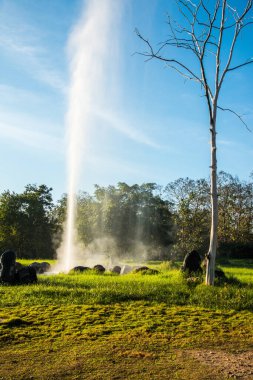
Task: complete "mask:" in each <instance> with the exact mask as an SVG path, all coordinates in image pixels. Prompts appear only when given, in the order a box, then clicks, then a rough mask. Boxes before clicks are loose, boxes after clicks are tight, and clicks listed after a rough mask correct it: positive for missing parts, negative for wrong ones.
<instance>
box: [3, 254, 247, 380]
mask: <svg viewBox="0 0 253 380" xmlns="http://www.w3.org/2000/svg"><path fill="white" fill-rule="evenodd" d="M156 267H157V269H159V268H160V269H162V271H161V273H160V274H159V275H141V274H135V275H134V274H129V275H124V276H117V275H113V274H109V273H108V274H104V275H98V274H94V273H84V274H71V275H63V274H62V275H51V276H46V275H41V276H39V281H38V284H36V285H31V286H3V285H2V286H0V379H1V380H3V379H4V380H5V379H15V380H16V379H101V380H102V379H193V380H197V379H199V380H200V379H210V380H211V379H217V380H218V379H219V380H223V379H230V378H231V379H233V378H240V379H245V380H246V379H253V356H252V353H253V331H252V330H253V329H252V326H253V313H252V311H253V268H252V263H251V262H246V263H244V265H243V263H242V262H240V263H238V265H236V263H230V264H229V265H226V266H224V267H223V269H224V270H225V272H226V274H227V275H228V276H233V278H231V279H230V281H229V282H228V283H227V284H223V285H221V286H217V287H214V288H210V287H206V286H204V285H202V284H198V283H195V282H190V283H187V282H186V280H185V279H184V278H183V277H182V276H181V274H180V272H179V271H178V270H176V269H168V268H167V267H166V265H164V264H161V265H160V266H156ZM235 278H236V279H237V281H236V280H235ZM238 280H239V281H240V282H239V281H238ZM228 363H229V365H228Z"/></svg>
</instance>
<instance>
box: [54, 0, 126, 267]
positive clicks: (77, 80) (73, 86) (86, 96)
mask: <svg viewBox="0 0 253 380" xmlns="http://www.w3.org/2000/svg"><path fill="white" fill-rule="evenodd" d="M119 3H121V2H120V1H115V0H103V1H101V0H88V1H86V2H85V9H84V12H83V14H82V16H81V18H80V20H79V21H78V23H77V24H76V25H75V28H74V29H73V31H72V33H71V35H70V39H69V53H70V71H71V72H70V80H71V82H70V88H69V101H68V113H67V138H68V156H67V160H68V199H67V218H66V226H65V228H66V230H65V234H64V241H63V247H61V251H62V248H63V257H61V262H62V265H63V268H62V269H63V270H64V271H68V270H69V269H70V268H71V265H73V264H74V263H75V245H76V238H77V236H76V229H75V220H76V194H77V191H78V180H79V176H80V167H81V162H82V154H83V152H84V154H85V152H86V147H85V144H86V140H87V134H88V130H89V128H91V126H90V123H91V120H92V119H93V118H94V115H93V112H94V109H95V110H96V109H97V108H99V107H100V105H101V104H102V103H103V102H102V103H101V96H103V94H104V93H105V91H104V90H105V89H104V88H103V86H104V83H105V80H104V79H105V78H106V76H107V74H108V73H106V72H105V70H106V69H108V67H110V66H113V62H112V61H113V59H112V58H113V56H112V54H111V50H110V49H112V45H113V44H112V41H113V40H114V37H115V27H116V28H117V23H118V21H119V16H120V12H119V10H120V9H121V5H120V4H119ZM116 33H117V32H116ZM114 42H115V41H114ZM114 47H115V46H114ZM114 58H115V57H114ZM86 154H87V153H86Z"/></svg>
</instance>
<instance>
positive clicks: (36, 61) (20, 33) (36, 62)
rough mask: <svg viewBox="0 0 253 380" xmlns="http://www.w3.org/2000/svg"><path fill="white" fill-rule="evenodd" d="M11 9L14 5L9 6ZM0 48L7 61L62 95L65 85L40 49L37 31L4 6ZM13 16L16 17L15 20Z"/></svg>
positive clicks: (41, 45)
mask: <svg viewBox="0 0 253 380" xmlns="http://www.w3.org/2000/svg"><path fill="white" fill-rule="evenodd" d="M11 5H12V7H13V6H14V4H11ZM0 11H1V15H0V48H1V49H2V54H3V53H4V54H5V55H6V56H7V57H8V59H9V60H11V61H14V62H15V65H16V66H19V67H21V68H22V70H23V71H25V72H26V73H27V74H29V75H30V76H31V77H32V78H33V79H35V80H37V81H39V82H41V83H44V84H46V85H48V86H49V87H51V88H53V89H54V90H57V91H60V92H62V93H65V92H66V83H65V81H64V80H63V78H62V76H61V74H60V73H59V72H58V71H56V70H55V69H54V68H53V66H54V65H53V63H51V62H50V60H49V58H48V57H50V54H49V52H48V51H47V49H46V48H45V47H43V43H42V39H41V38H40V34H39V30H38V29H34V28H32V26H30V25H29V23H28V22H27V20H25V19H22V16H23V15H22V14H19V12H18V9H17V8H15V12H13V9H11V12H10V10H9V9H8V3H7V5H6V3H5V7H4V8H3V9H1V8H0ZM17 14H18V16H19V17H17Z"/></svg>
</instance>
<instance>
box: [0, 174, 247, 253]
mask: <svg viewBox="0 0 253 380" xmlns="http://www.w3.org/2000/svg"><path fill="white" fill-rule="evenodd" d="M218 185H219V230H218V235H219V238H218V240H219V254H220V255H221V256H226V257H239V258H240V257H241V258H245V257H248V258H253V244H252V243H251V242H252V241H253V239H252V237H253V236H252V235H253V182H252V177H250V180H249V181H240V180H239V179H238V177H234V176H232V175H230V174H228V173H225V172H220V173H219V181H218ZM66 199H67V197H66V194H65V195H63V196H62V198H61V199H60V200H59V201H58V202H57V203H54V202H53V199H52V188H49V187H47V186H46V185H39V186H38V185H27V186H26V187H25V190H24V191H23V192H22V193H20V194H17V193H15V192H10V191H9V190H7V191H4V192H3V193H2V194H1V195H0V249H1V251H3V250H5V249H13V250H15V251H16V253H17V256H18V257H22V258H31V259H36V258H48V259H49V258H53V257H55V254H56V249H57V247H58V246H59V244H60V241H61V236H62V232H63V224H64V220H65V214H66ZM209 226H210V195H209V183H208V181H207V180H206V179H199V180H192V179H189V178H180V179H178V180H175V181H173V182H170V183H168V184H167V185H166V186H165V187H161V186H159V185H157V184H155V183H144V184H142V185H137V184H135V185H133V186H129V185H127V184H126V183H123V182H120V183H118V184H117V185H116V186H107V187H101V186H99V185H95V186H94V193H93V194H92V195H90V194H88V193H85V192H80V193H79V194H78V201H77V230H78V235H79V239H80V242H81V243H82V244H83V245H84V246H86V247H87V246H89V244H92V242H94V241H97V240H99V239H108V241H111V242H113V249H115V250H116V251H117V256H118V257H122V258H133V259H134V258H135V256H138V250H139V249H140V243H141V244H142V245H143V246H144V247H145V250H146V252H147V254H148V257H147V258H148V259H159V260H169V259H172V258H179V259H181V258H182V257H183V256H184V255H185V254H186V253H187V252H188V251H190V250H192V249H197V250H198V251H199V252H200V253H202V254H204V253H205V252H206V251H207V249H208V241H209ZM107 249H109V250H110V244H109V246H107Z"/></svg>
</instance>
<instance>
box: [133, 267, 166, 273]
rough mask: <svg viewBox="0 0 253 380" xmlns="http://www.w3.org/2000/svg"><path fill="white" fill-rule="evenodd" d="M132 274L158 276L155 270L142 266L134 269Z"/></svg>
mask: <svg viewBox="0 0 253 380" xmlns="http://www.w3.org/2000/svg"><path fill="white" fill-rule="evenodd" d="M134 273H141V274H159V273H160V272H159V271H158V270H156V269H151V268H149V267H146V266H143V267H139V268H136V269H135V270H134Z"/></svg>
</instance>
